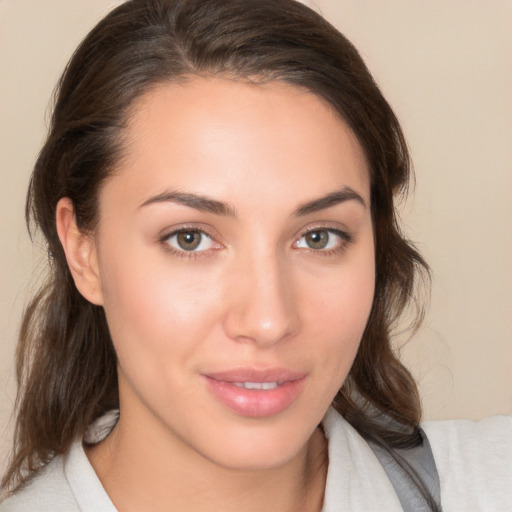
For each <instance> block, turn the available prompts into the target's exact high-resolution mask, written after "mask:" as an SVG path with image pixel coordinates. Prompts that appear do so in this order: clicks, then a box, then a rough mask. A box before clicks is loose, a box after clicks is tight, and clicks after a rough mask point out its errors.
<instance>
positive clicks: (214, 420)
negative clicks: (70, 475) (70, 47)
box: [57, 77, 375, 512]
mask: <svg viewBox="0 0 512 512" xmlns="http://www.w3.org/2000/svg"><path fill="white" fill-rule="evenodd" d="M125 136H126V140H125V149H124V155H123V158H122V159H121V161H120V162H119V165H118V168H117V169H116V171H115V172H114V174H113V175H112V177H110V178H109V179H108V180H107V182H106V183H105V184H104V185H103V187H102V189H101V191H100V198H99V205H100V206H99V224H98V227H97V229H96V231H95V232H94V233H93V234H84V233H80V231H79V230H78V228H77V226H76V223H75V220H74V211H73V205H72V203H71V201H69V199H66V198H65V199H62V200H61V201H60V202H59V204H58V207H57V226H58V232H59V236H60V239H61V242H62V245H63V247H64V250H65V252H66V256H67V259H68V263H69V266H70V269H71V271H72V274H73V277H74V279H75V283H76V285H77V287H78V289H79V290H80V292H81V293H82V294H83V295H84V297H85V298H87V299H88V300H89V301H91V302H93V303H94V304H98V305H102V306H103V307H104V309H105V313H106V316H107V320H108V324H109V328H110V330H111V334H112V339H113V342H114V346H115V349H116V352H117V356H118V361H119V362H118V369H119V394H120V396H119V398H120V411H121V416H120V420H119V423H118V424H117V426H116V427H115V428H114V430H113V431H112V433H111V434H110V435H109V436H108V437H107V438H106V440H105V441H103V442H101V443H99V444H98V445H96V446H95V447H93V448H91V449H88V451H87V454H88V457H89V459H90V461H91V463H92V465H93V467H94V469H95V470H96V473H97V474H98V476H99V478H100V480H101V482H102V484H103V485H104V487H105V489H106V491H107V493H108V494H109V496H110V497H111V499H112V501H113V503H114V504H115V505H116V507H117V508H118V509H119V510H120V511H123V512H125V511H132V510H133V511H135V510H151V511H160V510H162V511H163V510H170V509H172V510H180V511H190V512H194V511H199V510H201V511H204V510H208V511H212V512H213V511H217V510H219V511H221V510H222V511H223V512H230V511H235V510H236V511H237V512H239V511H240V510H243V511H244V512H250V511H258V512H260V511H261V510H265V511H294V512H296V511H297V510H302V511H319V510H320V509H321V507H322V501H323V492H324V487H325V478H326V473H327V466H328V457H327V452H326V441H325V438H324V435H323V433H322V431H321V429H319V428H318V425H319V423H320V422H321V420H322V418H323V416H324V414H325V412H326V410H327V409H328V407H329V406H330V404H331V402H332V399H333V397H334V396H335V394H336V393H337V391H338V390H339V388H340V387H341V385H342V383H343V381H344V380H345V378H346V376H347V374H348V372H349V370H350V367H351V365H352V363H353V360H354V357H355V355H356V352H357V349H358V346H359V343H360V340H361V336H362V334H363V331H364V328H365V325H366V322H367V319H368V315H369V312H370V309H371V304H372V300H373V294H374V284H375V283H374V281H375V264H374V241H373V240H374V238H373V228H372V221H371V212H370V181H369V172H368V167H367V162H366V159H365V156H364V154H363V151H362V148H361V146H360V144H359V143H358V142H357V140H356V138H355V136H354V135H353V133H352V132H351V130H350V129H349V128H348V126H347V125H346V123H344V122H343V121H342V119H341V118H340V116H339V115H338V114H337V113H336V112H335V111H334V109H333V108H332V107H330V106H329V105H328V104H327V103H326V102H325V101H323V100H322V99H320V98H318V97H317V96H316V95H314V94H312V93H310V92H307V91H305V90H302V89H299V88H297V87H295V86H291V85H288V84H285V83H282V82H270V83H268V84H265V85H256V84H249V83H246V82H243V81H234V80H229V79H221V78H204V77H201V78H200V77H192V78H190V79H189V80H187V81H185V82H183V83H180V84H166V85H162V86H159V87H158V88H156V89H154V90H152V91H151V92H149V93H147V94H146V95H145V96H143V97H142V98H141V99H140V100H139V101H138V102H137V104H136V105H134V108H133V109H132V114H131V116H130V118H129V122H128V125H127V128H126V134H125ZM247 368H249V369H255V370H267V369H273V368H281V369H286V370H289V371H292V372H296V373H299V374H301V375H304V382H303V386H302V388H301V391H300V393H299V394H298V396H297V397H296V398H295V399H294V401H293V402H292V404H291V405H289V406H288V407H286V408H285V409H284V410H282V411H280V412H279V413H277V414H272V415H270V416H263V417H249V416H247V415H244V414H240V413H238V412H235V411H233V410H232V409H230V408H229V407H227V406H226V405H225V404H224V403H223V402H222V401H220V400H219V399H218V398H216V397H215V396H214V395H213V394H212V393H211V390H210V389H209V387H208V385H207V384H206V381H207V378H208V377H207V376H208V375H210V374H212V373H215V372H223V371H231V370H237V369H247ZM205 376H206V377H205Z"/></svg>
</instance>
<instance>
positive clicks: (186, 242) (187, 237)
mask: <svg viewBox="0 0 512 512" xmlns="http://www.w3.org/2000/svg"><path fill="white" fill-rule="evenodd" d="M200 243H201V233H199V232H198V231H182V232H181V233H178V245H179V246H180V247H181V248H182V249H183V250H185V251H193V250H194V249H196V248H197V247H198V246H199V244H200Z"/></svg>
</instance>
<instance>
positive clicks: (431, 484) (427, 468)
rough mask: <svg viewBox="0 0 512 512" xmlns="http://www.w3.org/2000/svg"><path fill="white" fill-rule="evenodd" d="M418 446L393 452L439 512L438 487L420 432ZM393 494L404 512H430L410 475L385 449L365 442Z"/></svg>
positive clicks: (435, 469) (425, 438) (427, 504)
mask: <svg viewBox="0 0 512 512" xmlns="http://www.w3.org/2000/svg"><path fill="white" fill-rule="evenodd" d="M420 434H421V437H422V444H421V445H419V446H415V447H414V448H404V449H395V450H394V453H395V454H396V456H398V457H400V459H401V460H402V461H403V463H405V464H407V465H408V466H409V468H410V470H412V471H413V472H414V473H415V474H416V476H417V478H418V479H419V480H420V481H421V482H422V483H423V485H424V486H425V488H426V489H427V490H428V492H429V493H430V495H431V497H432V499H433V500H434V502H435V504H436V506H437V510H441V485H440V483H439V474H438V472H437V468H436V463H435V461H434V455H433V453H432V448H431V447H430V443H429V442H428V439H427V436H426V435H425V432H423V430H420ZM369 445H370V447H371V449H372V450H373V451H374V453H375V455H376V456H377V458H378V459H379V461H380V463H381V464H382V467H383V468H384V471H386V474H387V475H388V477H389V479H390V480H391V483H392V485H393V487H394V489H395V491H396V494H397V496H398V499H399V500H400V505H402V508H403V509H404V512H431V511H432V510H435V509H433V507H431V506H430V505H429V503H428V502H427V500H426V499H425V497H424V496H423V495H422V494H421V492H420V491H419V489H418V487H417V486H416V485H415V484H414V482H413V480H412V478H411V475H410V474H408V473H407V471H405V469H404V468H403V467H402V466H401V465H400V464H399V463H398V462H397V461H396V460H395V458H394V457H393V456H392V455H391V453H390V452H389V450H387V449H386V448H383V447H382V446H380V445H379V444H377V443H374V442H369Z"/></svg>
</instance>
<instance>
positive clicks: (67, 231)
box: [55, 197, 103, 306]
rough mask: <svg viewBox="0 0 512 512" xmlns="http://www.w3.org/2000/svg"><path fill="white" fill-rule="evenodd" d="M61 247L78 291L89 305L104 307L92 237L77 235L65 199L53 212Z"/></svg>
mask: <svg viewBox="0 0 512 512" xmlns="http://www.w3.org/2000/svg"><path fill="white" fill-rule="evenodd" d="M55 220H56V224H57V233H58V235H59V239H60V243H61V245H62V248H63V249H64V253H65V255H66V260H67V262H68V267H69V270H70V272H71V275H72V276H73V280H74V281H75V285H76V287H77V289H78V291H79V292H80V293H81V294H82V295H83V296H84V298H86V299H87V300H88V301H89V302H92V303H93V304H96V305H98V306H99V305H102V304H103V293H102V289H101V279H100V273H99V267H98V255H97V248H96V242H95V239H94V237H93V236H92V235H88V234H85V233H83V232H82V231H80V229H79V228H78V226H77V224H76V218H75V208H74V206H73V202H72V201H71V199H69V198H68V197H64V198H62V199H60V201H59V202H58V203H57V207H56V210H55Z"/></svg>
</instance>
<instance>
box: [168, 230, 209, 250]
mask: <svg viewBox="0 0 512 512" xmlns="http://www.w3.org/2000/svg"><path fill="white" fill-rule="evenodd" d="M162 241H163V242H164V243H166V244H167V245H169V246H170V247H171V248H172V249H173V250H175V251H179V252H185V253H187V252H188V253H194V252H203V251H207V250H208V249H212V248H213V247H214V245H215V243H214V241H213V239H212V238H211V237H210V236H209V235H207V234H206V233H205V232H204V231H201V230H199V229H180V230H178V231H174V232H172V233H171V234H170V235H168V236H166V237H165V238H164V239H163V240H162Z"/></svg>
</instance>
